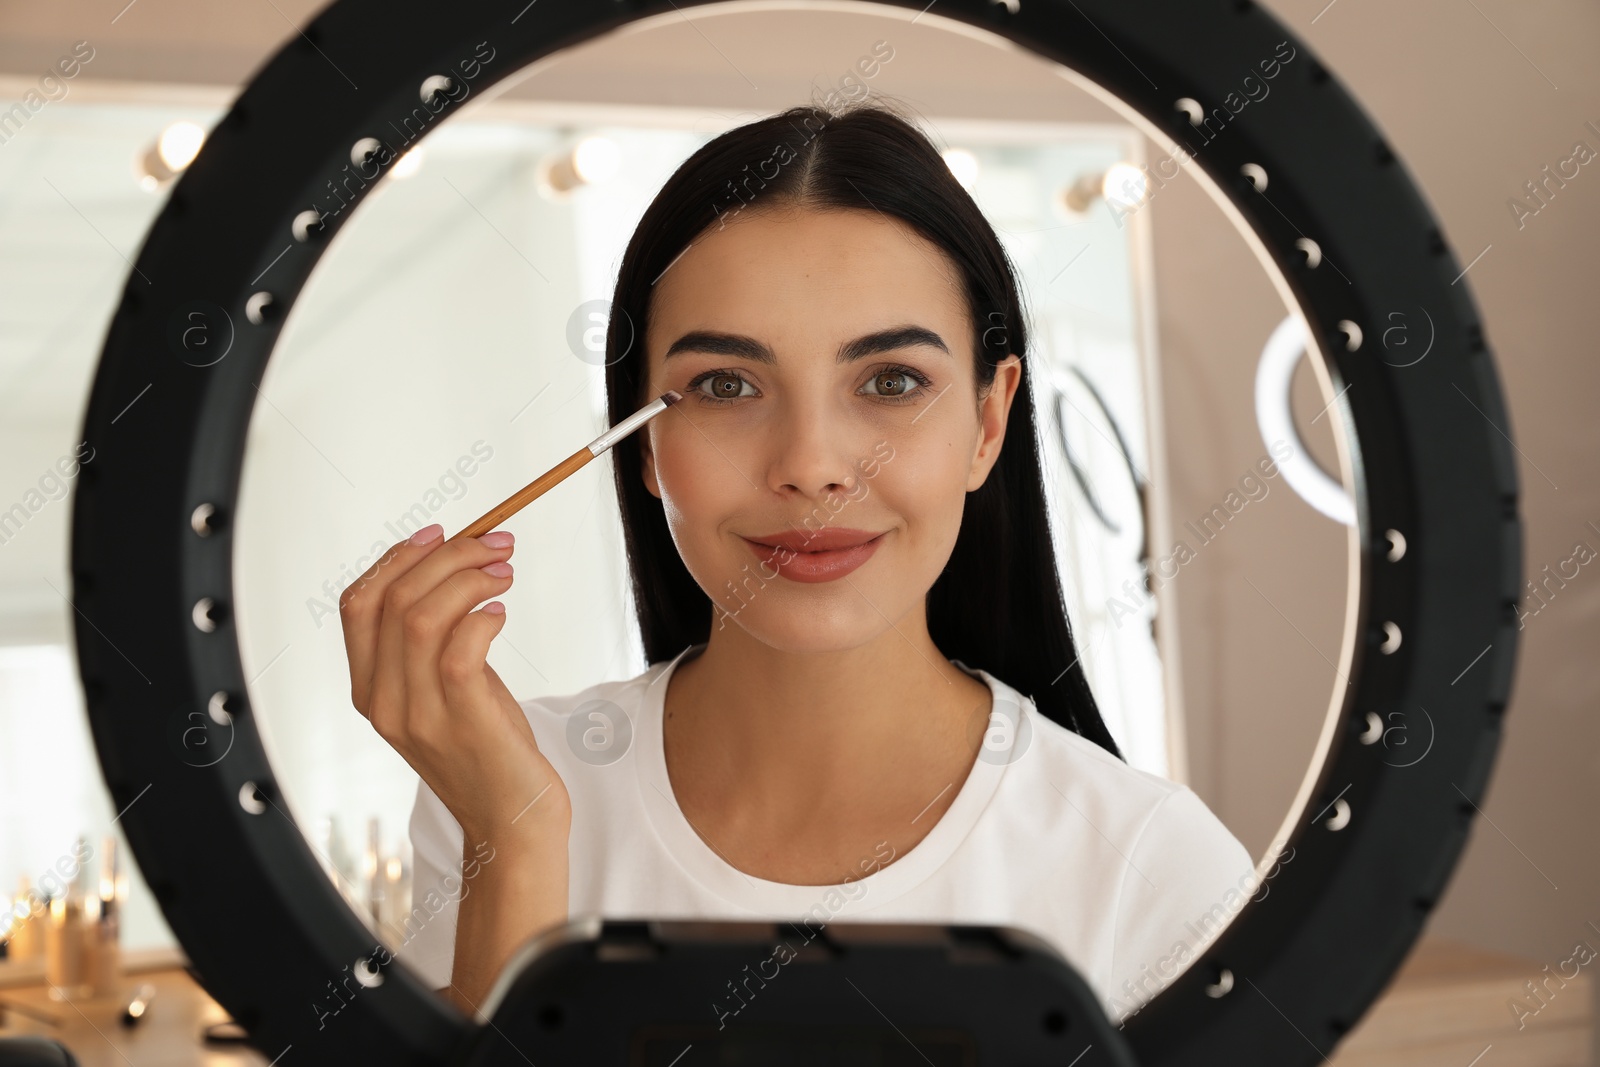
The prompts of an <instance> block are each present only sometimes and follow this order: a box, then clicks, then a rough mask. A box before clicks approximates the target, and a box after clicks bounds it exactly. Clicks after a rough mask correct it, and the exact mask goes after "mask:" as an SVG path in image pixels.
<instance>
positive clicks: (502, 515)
mask: <svg viewBox="0 0 1600 1067" xmlns="http://www.w3.org/2000/svg"><path fill="white" fill-rule="evenodd" d="M593 458H594V453H593V452H590V451H589V446H588V445H585V446H584V447H582V448H580V449H578V450H577V451H576V452H574V453H573V454H572V455H570V456H568V457H567V458H566V459H564V460H562V461H561V462H560V463H557V464H556V465H555V466H554V467H551V468H550V469H549V470H548V471H546V472H545V473H543V474H541V475H539V477H537V478H535V479H534V480H533V481H531V482H529V483H528V484H527V485H525V486H523V487H522V488H521V489H519V490H517V492H516V493H514V494H513V495H511V496H510V497H507V498H506V500H505V501H504V502H503V503H501V504H500V505H499V506H497V507H495V508H494V509H493V510H491V511H490V512H489V513H488V514H486V515H484V516H483V517H482V518H480V519H478V520H477V521H476V522H474V523H473V524H472V525H471V526H468V527H467V528H466V529H464V530H462V531H461V532H460V533H458V534H456V535H455V536H454V537H451V538H450V540H452V541H454V540H456V539H457V538H462V537H481V536H483V535H484V534H486V533H488V532H489V531H490V530H493V529H494V528H495V527H496V526H499V525H500V524H501V523H502V522H505V521H506V520H507V519H509V518H510V517H511V516H513V515H515V514H516V513H517V512H519V511H521V510H522V509H523V508H525V507H527V506H528V505H529V504H531V503H533V502H534V501H535V500H537V499H539V498H540V497H541V496H544V494H545V493H546V492H548V491H549V490H551V489H554V488H555V487H556V486H558V485H560V484H561V483H562V482H564V481H566V480H567V477H568V476H569V475H571V474H572V473H573V472H574V471H576V470H578V468H580V467H582V466H583V465H584V464H585V463H588V462H589V461H590V460H591V459H593Z"/></svg>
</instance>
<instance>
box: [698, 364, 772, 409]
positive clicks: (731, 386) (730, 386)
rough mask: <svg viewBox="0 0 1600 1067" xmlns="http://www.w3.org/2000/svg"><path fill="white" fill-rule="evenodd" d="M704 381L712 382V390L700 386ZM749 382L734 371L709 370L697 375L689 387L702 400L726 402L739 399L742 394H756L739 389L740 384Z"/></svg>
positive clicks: (714, 402)
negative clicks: (742, 391) (708, 390)
mask: <svg viewBox="0 0 1600 1067" xmlns="http://www.w3.org/2000/svg"><path fill="white" fill-rule="evenodd" d="M702 382H710V383H711V391H710V392H707V391H705V390H703V389H701V388H700V384H701V383H702ZM749 384H750V383H749V382H748V381H746V380H745V379H744V378H742V377H741V376H739V375H738V374H736V373H734V372H733V371H730V370H709V371H706V372H705V373H704V374H700V375H696V376H695V377H694V378H693V379H692V380H691V381H690V382H689V384H688V386H687V388H688V389H690V390H691V391H692V392H693V393H694V394H695V396H697V397H698V398H699V399H701V400H706V401H709V402H711V403H713V404H724V403H727V402H729V401H731V400H737V399H738V398H739V397H741V396H754V395H755V393H754V392H750V393H741V392H740V391H739V387H740V385H749Z"/></svg>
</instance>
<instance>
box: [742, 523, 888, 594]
mask: <svg viewBox="0 0 1600 1067" xmlns="http://www.w3.org/2000/svg"><path fill="white" fill-rule="evenodd" d="M887 533H888V531H884V533H881V534H875V533H873V532H872V531H871V530H846V529H842V528H837V527H835V528H830V529H825V530H818V531H815V532H813V533H810V534H805V533H798V532H795V531H792V530H790V531H785V532H783V533H775V534H764V535H762V536H761V538H759V539H757V538H753V537H746V538H745V539H744V541H745V543H746V544H748V545H749V546H750V549H751V551H753V552H754V553H755V554H756V557H757V559H759V560H760V561H761V562H762V563H763V564H764V565H765V566H767V567H771V568H772V569H773V570H775V571H777V572H778V574H779V575H781V576H782V577H784V578H787V579H789V580H790V581H794V582H805V583H812V582H831V581H834V580H835V579H838V578H843V577H844V576H845V575H847V574H849V573H850V572H851V571H853V570H855V569H856V568H857V567H859V566H861V565H862V564H863V563H865V562H866V561H867V560H869V559H871V558H872V555H873V553H875V552H877V551H878V546H879V545H881V544H882V543H883V538H884V536H885V535H886V534H887Z"/></svg>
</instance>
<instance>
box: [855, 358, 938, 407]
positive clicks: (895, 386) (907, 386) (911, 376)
mask: <svg viewBox="0 0 1600 1067" xmlns="http://www.w3.org/2000/svg"><path fill="white" fill-rule="evenodd" d="M867 384H868V385H871V386H874V387H875V390H886V391H869V392H868V393H867V395H868V396H881V397H883V399H885V400H911V399H913V398H915V397H917V396H919V395H921V393H922V391H923V390H924V389H926V388H927V387H928V386H930V385H932V384H933V383H932V382H931V381H930V380H929V379H928V377H927V375H925V374H922V373H921V372H919V371H915V370H912V369H911V368H910V367H899V366H896V367H885V368H883V369H882V370H880V371H878V372H877V373H876V374H874V375H873V376H872V377H871V379H869V380H868V383H867ZM913 385H915V386H916V387H917V388H915V389H913V388H912V386H913Z"/></svg>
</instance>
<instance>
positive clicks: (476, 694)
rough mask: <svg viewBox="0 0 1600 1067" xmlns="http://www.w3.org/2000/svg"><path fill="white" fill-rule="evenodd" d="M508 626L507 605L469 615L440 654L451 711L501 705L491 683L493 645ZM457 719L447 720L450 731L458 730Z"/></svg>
mask: <svg viewBox="0 0 1600 1067" xmlns="http://www.w3.org/2000/svg"><path fill="white" fill-rule="evenodd" d="M491 607H493V608H495V610H492V611H491V610H490V608H491ZM505 625H506V615H505V605H504V604H502V603H501V602H500V601H498V600H496V601H493V602H492V603H491V604H485V605H484V606H483V607H482V608H480V609H479V610H477V611H472V612H468V613H467V616H466V618H464V619H462V620H461V624H460V625H459V626H457V627H456V629H455V633H453V634H451V635H450V639H449V641H448V642H447V643H446V644H445V646H444V649H443V651H442V652H440V654H439V682H440V685H441V686H442V687H443V690H444V700H445V705H446V707H447V708H459V707H467V706H471V705H476V706H480V707H482V706H485V705H487V704H488V703H491V702H492V703H494V704H496V705H498V704H499V703H500V694H499V693H498V692H497V691H496V690H495V688H494V686H493V683H491V682H490V680H489V675H490V674H491V673H492V672H491V671H490V670H489V665H488V659H489V644H490V642H492V641H493V640H494V639H495V637H496V636H498V635H499V633H500V631H501V630H503V629H505ZM454 719H455V716H454V715H449V716H447V717H446V718H445V720H444V724H445V727H446V729H449V728H451V727H453V726H454Z"/></svg>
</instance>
